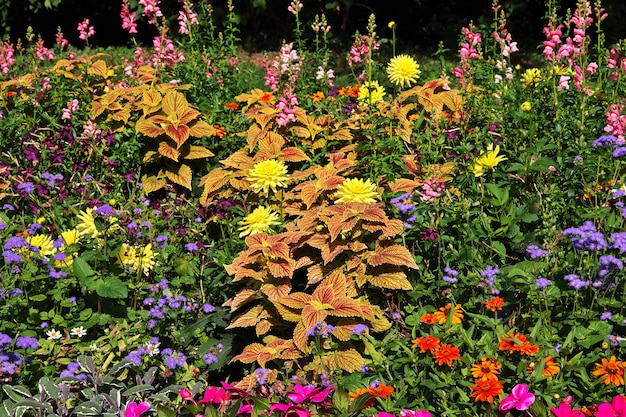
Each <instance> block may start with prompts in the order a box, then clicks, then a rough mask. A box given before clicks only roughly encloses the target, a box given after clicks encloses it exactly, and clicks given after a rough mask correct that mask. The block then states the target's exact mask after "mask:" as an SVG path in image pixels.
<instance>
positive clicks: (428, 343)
mask: <svg viewBox="0 0 626 417" xmlns="http://www.w3.org/2000/svg"><path fill="white" fill-rule="evenodd" d="M411 342H413V346H412V347H413V349H416V348H418V347H419V348H420V353H425V352H426V351H431V352H433V351H435V350H436V349H438V348H439V342H440V340H439V338H437V337H435V336H431V335H428V336H426V337H418V338H417V339H413V340H412V341H411Z"/></svg>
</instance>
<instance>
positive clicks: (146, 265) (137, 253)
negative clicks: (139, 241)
mask: <svg viewBox="0 0 626 417" xmlns="http://www.w3.org/2000/svg"><path fill="white" fill-rule="evenodd" d="M117 262H118V264H120V265H121V266H123V267H125V268H128V269H130V270H131V271H140V272H141V273H143V274H144V275H148V274H149V273H150V271H151V270H152V268H154V265H155V263H156V262H155V261H154V252H153V251H152V244H151V243H148V244H147V245H146V246H143V247H142V246H130V245H128V244H126V243H122V247H121V248H120V251H119V253H118V255H117Z"/></svg>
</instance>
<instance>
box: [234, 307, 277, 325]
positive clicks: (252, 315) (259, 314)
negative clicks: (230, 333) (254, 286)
mask: <svg viewBox="0 0 626 417" xmlns="http://www.w3.org/2000/svg"><path fill="white" fill-rule="evenodd" d="M271 317H272V315H271V314H270V313H268V312H267V310H265V308H264V307H263V306H262V305H257V306H254V307H252V308H251V309H249V310H248V311H246V312H245V313H243V314H240V315H239V316H237V317H235V318H234V319H233V320H232V321H231V323H230V324H229V325H228V327H227V329H234V328H236V327H254V326H256V325H257V323H258V322H259V321H261V320H264V319H269V318H271Z"/></svg>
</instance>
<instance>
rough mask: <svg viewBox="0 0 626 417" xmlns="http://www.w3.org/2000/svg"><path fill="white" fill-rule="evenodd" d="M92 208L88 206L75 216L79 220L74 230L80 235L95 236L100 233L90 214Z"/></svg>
mask: <svg viewBox="0 0 626 417" xmlns="http://www.w3.org/2000/svg"><path fill="white" fill-rule="evenodd" d="M93 210H94V208H93V207H89V208H87V210H82V211H81V212H80V213H79V214H78V216H76V217H78V220H79V222H78V225H76V230H77V231H78V234H80V235H81V236H84V235H89V236H91V237H96V236H98V235H99V234H100V232H98V228H97V227H96V222H95V219H94V217H93V214H92V212H93Z"/></svg>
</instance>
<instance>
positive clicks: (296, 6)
mask: <svg viewBox="0 0 626 417" xmlns="http://www.w3.org/2000/svg"><path fill="white" fill-rule="evenodd" d="M287 10H288V11H289V13H293V14H294V15H297V14H298V12H299V11H300V10H302V3H301V2H300V0H291V3H290V4H289V7H287Z"/></svg>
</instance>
